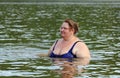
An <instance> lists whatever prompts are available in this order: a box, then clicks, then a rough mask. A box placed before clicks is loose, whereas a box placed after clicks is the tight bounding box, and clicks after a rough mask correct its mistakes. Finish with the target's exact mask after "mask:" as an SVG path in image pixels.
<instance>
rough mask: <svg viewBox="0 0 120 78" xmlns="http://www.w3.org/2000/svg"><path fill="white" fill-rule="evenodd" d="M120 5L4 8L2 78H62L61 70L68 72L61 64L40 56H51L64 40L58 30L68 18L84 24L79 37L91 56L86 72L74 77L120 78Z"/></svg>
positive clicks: (1, 21) (0, 29)
mask: <svg viewBox="0 0 120 78" xmlns="http://www.w3.org/2000/svg"><path fill="white" fill-rule="evenodd" d="M115 3H117V5H115V4H114V3H113V4H112V3H110V4H104V2H103V3H102V4H99V3H97V4H89V3H87V4H82V3H77V4H72V3H67V4H65V3H62V4H59V3H57V4H51V3H49V2H48V4H44V3H42V4H40V3H39V4H35V3H34V4H32V3H30V4H29V3H28V4H27V3H26V4H22V3H21V4H18V3H17V4H15V3H6V2H5V3H1V4H0V78H16V77H18V78H27V77H28V78H60V77H61V73H60V72H61V71H59V72H56V70H57V71H58V70H62V69H63V67H61V64H57V65H56V64H55V63H54V62H53V60H52V59H51V58H49V57H39V56H37V54H40V53H47V52H48V50H49V48H50V46H51V45H52V44H53V42H54V41H55V40H57V39H59V38H60V36H59V27H60V26H61V24H62V22H63V21H64V19H66V18H72V19H73V20H75V21H77V22H78V23H79V26H80V29H79V33H78V34H77V36H78V37H79V38H80V39H82V40H84V42H85V43H86V44H87V45H88V47H89V49H90V52H91V56H92V59H91V62H90V64H88V65H87V66H84V67H83V66H81V65H78V69H79V68H82V67H83V68H84V71H83V72H82V73H81V72H78V73H77V74H76V75H75V76H74V77H75V78H119V77H120V59H119V58H120V54H119V52H120V48H119V47H120V31H119V30H120V7H119V3H118V2H115ZM74 61H75V60H73V61H72V62H74ZM62 64H64V63H62ZM79 70H80V69H79Z"/></svg>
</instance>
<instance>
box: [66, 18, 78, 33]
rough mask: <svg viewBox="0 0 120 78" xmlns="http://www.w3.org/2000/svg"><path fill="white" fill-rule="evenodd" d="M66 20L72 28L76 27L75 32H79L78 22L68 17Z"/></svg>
mask: <svg viewBox="0 0 120 78" xmlns="http://www.w3.org/2000/svg"><path fill="white" fill-rule="evenodd" d="M64 22H66V23H68V25H69V27H70V28H71V29H74V34H76V33H77V32H78V24H77V23H76V22H74V21H73V20H71V19H66V20H65V21H64Z"/></svg>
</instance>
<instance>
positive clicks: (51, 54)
mask: <svg viewBox="0 0 120 78" xmlns="http://www.w3.org/2000/svg"><path fill="white" fill-rule="evenodd" d="M57 42H58V40H57V41H56V43H55V45H54V47H53V50H52V52H51V53H50V56H49V57H51V58H76V55H74V54H73V53H72V50H73V48H74V46H75V44H76V43H77V42H80V41H76V42H75V43H74V44H73V46H72V47H71V49H70V50H69V51H68V52H67V53H65V54H62V55H57V54H55V53H53V51H54V49H55V46H56V44H57Z"/></svg>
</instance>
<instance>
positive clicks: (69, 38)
mask: <svg viewBox="0 0 120 78" xmlns="http://www.w3.org/2000/svg"><path fill="white" fill-rule="evenodd" d="M74 38H75V36H73V35H72V36H70V37H66V38H63V40H64V41H67V42H68V41H71V40H72V39H74Z"/></svg>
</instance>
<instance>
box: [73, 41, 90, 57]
mask: <svg viewBox="0 0 120 78" xmlns="http://www.w3.org/2000/svg"><path fill="white" fill-rule="evenodd" d="M73 50H74V52H75V54H76V55H77V57H88V58H90V51H89V48H88V46H87V45H86V44H85V43H84V42H83V41H80V42H78V43H77V44H76V45H75V48H74V49H73Z"/></svg>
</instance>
